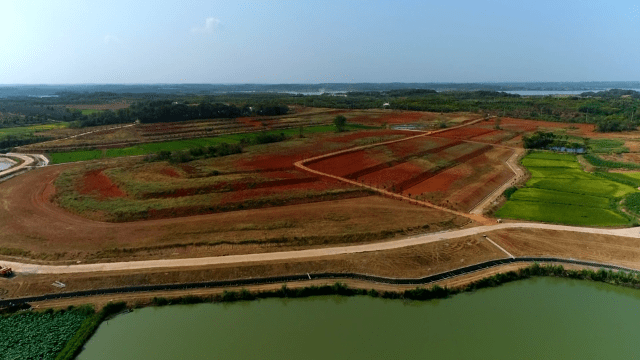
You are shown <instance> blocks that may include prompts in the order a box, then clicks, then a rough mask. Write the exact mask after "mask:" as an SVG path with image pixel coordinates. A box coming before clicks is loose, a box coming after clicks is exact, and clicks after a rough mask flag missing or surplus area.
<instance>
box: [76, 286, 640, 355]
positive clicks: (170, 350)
mask: <svg viewBox="0 0 640 360" xmlns="http://www.w3.org/2000/svg"><path fill="white" fill-rule="evenodd" d="M639 356H640V291H638V290H633V289H627V288H622V287H615V286H612V285H606V284H602V283H594V282H588V281H578V280H567V279H555V278H534V279H530V280H525V281H519V282H514V283H510V284H507V285H504V286H501V287H497V288H491V289H484V290H480V291H477V292H474V293H469V294H462V295H457V296H454V297H451V298H449V299H444V300H436V301H425V302H419V301H402V300H383V299H378V298H371V297H366V296H357V297H340V296H323V297H312V298H306V299H267V300H259V301H252V302H236V303H229V304H199V305H179V306H167V307H150V308H144V309H140V310H135V311H133V312H132V313H129V314H125V315H120V316H118V317H116V318H114V319H111V320H109V322H108V323H107V322H105V323H103V324H102V325H101V326H100V327H99V329H98V331H97V332H96V334H95V335H94V336H93V337H92V338H91V340H90V341H89V342H88V343H87V344H86V347H85V349H84V350H83V352H82V353H81V354H80V356H79V357H78V359H121V360H122V359H427V358H431V359H631V358H637V357H639Z"/></svg>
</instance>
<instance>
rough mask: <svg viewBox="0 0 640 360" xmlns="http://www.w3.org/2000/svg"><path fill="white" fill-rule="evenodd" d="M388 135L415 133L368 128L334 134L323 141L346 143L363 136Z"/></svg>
mask: <svg viewBox="0 0 640 360" xmlns="http://www.w3.org/2000/svg"><path fill="white" fill-rule="evenodd" d="M390 135H402V136H409V135H415V134H414V133H410V132H408V131H402V130H370V131H358V132H355V133H352V134H347V135H341V136H334V137H330V138H328V139H326V140H325V141H331V142H337V143H348V142H351V141H354V140H358V139H364V138H373V137H384V136H390Z"/></svg>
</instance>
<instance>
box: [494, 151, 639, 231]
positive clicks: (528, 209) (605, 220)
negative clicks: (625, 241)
mask: <svg viewBox="0 0 640 360" xmlns="http://www.w3.org/2000/svg"><path fill="white" fill-rule="evenodd" d="M522 164H523V165H525V166H526V167H527V169H528V170H529V172H530V173H531V179H530V180H529V181H528V182H527V184H526V186H525V187H523V188H521V189H519V190H518V191H516V192H515V193H514V194H513V195H511V197H510V199H509V201H507V203H506V204H505V205H504V206H503V207H502V208H500V210H498V211H497V212H496V214H495V215H496V216H497V217H503V218H511V219H523V220H533V221H544V222H552V223H561V224H570V225H587V226H624V225H630V224H631V222H632V219H630V218H629V217H628V216H627V215H625V214H624V213H622V212H621V211H619V210H618V208H617V205H616V204H617V202H618V201H619V200H621V199H622V198H624V197H626V196H628V195H629V194H635V193H640V192H639V191H638V190H637V189H636V187H635V186H632V185H630V184H632V183H633V180H634V178H633V177H629V178H622V177H619V176H618V174H608V173H606V174H605V175H602V174H591V173H587V172H584V171H582V170H581V169H580V164H579V163H578V161H577V159H576V157H575V156H574V155H567V154H553V153H532V154H530V155H527V156H526V157H525V158H524V159H523V160H522ZM609 175H612V176H609ZM636 181H640V177H639V178H638V180H636Z"/></svg>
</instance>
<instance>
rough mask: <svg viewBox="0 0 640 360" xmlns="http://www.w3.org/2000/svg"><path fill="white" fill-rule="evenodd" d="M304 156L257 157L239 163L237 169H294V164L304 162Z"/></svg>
mask: <svg viewBox="0 0 640 360" xmlns="http://www.w3.org/2000/svg"><path fill="white" fill-rule="evenodd" d="M303 158H304V155H303V154H294V155H275V154H274V155H256V156H254V157H253V158H251V159H242V160H240V161H238V163H237V165H236V166H237V167H238V168H239V169H246V170H266V169H286V168H291V169H293V168H294V166H293V163H294V162H296V161H298V160H302V159H303Z"/></svg>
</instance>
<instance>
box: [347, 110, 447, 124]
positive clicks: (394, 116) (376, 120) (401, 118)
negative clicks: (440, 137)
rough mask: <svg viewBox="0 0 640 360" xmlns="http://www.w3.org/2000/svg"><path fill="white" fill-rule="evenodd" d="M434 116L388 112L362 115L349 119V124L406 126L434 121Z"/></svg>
mask: <svg viewBox="0 0 640 360" xmlns="http://www.w3.org/2000/svg"><path fill="white" fill-rule="evenodd" d="M435 118H436V115H435V114H433V113H426V112H417V111H402V112H399V111H393V110H388V113H383V114H380V115H379V116H377V117H376V116H372V115H363V116H354V117H352V118H349V122H352V123H358V124H375V125H382V124H384V123H387V124H407V123H413V122H416V121H418V120H427V121H430V120H434V119H435Z"/></svg>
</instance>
